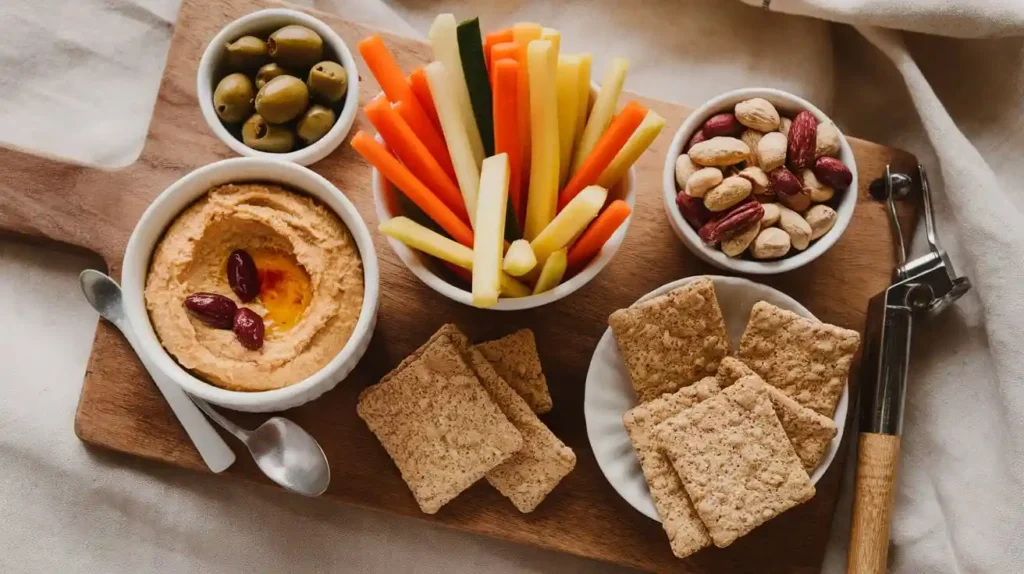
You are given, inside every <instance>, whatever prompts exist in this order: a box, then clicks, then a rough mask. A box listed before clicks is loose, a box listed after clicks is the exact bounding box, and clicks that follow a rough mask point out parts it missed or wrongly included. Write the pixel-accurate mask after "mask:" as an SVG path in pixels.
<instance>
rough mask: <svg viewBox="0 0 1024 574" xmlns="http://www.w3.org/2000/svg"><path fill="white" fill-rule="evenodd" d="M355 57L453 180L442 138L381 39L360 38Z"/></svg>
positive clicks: (450, 159) (453, 173) (375, 37)
mask: <svg viewBox="0 0 1024 574" xmlns="http://www.w3.org/2000/svg"><path fill="white" fill-rule="evenodd" d="M359 54H360V55H362V56H363V60H364V61H365V62H366V66H367V67H368V68H370V72H371V73H372V74H373V77H374V78H375V79H376V80H377V83H378V84H380V87H381V89H382V90H384V95H385V96H387V98H388V100H389V101H390V102H391V103H393V104H397V103H401V104H402V105H403V106H405V108H406V109H405V113H404V114H403V116H402V117H403V118H404V119H405V121H406V123H408V124H409V127H411V128H412V129H413V131H414V132H416V136H417V137H419V138H420V141H422V142H423V143H424V144H425V145H426V146H427V149H429V150H430V153H431V154H433V156H434V157H435V158H436V159H437V162H438V163H440V164H441V167H443V168H444V170H445V171H446V172H448V171H449V170H450V173H449V175H450V176H451V177H452V178H453V179H454V178H455V169H454V168H453V167H452V158H451V157H450V156H449V155H448V148H447V147H445V143H444V138H443V137H441V133H440V132H439V131H438V130H437V128H435V127H434V124H432V123H431V121H430V116H429V115H427V112H426V111H425V110H424V109H423V106H422V105H420V101H419V100H418V99H417V98H416V94H414V93H413V91H412V86H411V85H410V84H409V82H408V81H407V80H406V79H405V73H403V72H402V68H400V67H399V66H398V62H397V61H395V57H394V56H393V55H392V54H391V52H390V51H389V50H388V47H387V46H385V45H384V40H383V39H381V37H380V36H378V35H376V34H374V35H373V36H369V37H366V38H363V39H362V41H360V42H359Z"/></svg>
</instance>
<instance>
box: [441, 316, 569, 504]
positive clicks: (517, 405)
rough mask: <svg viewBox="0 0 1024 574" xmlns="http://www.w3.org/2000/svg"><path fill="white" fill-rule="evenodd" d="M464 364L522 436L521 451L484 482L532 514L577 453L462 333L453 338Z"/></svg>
mask: <svg viewBox="0 0 1024 574" xmlns="http://www.w3.org/2000/svg"><path fill="white" fill-rule="evenodd" d="M451 338H452V342H453V343H454V344H455V346H456V348H458V349H459V352H460V353H462V357H463V358H464V359H465V361H466V364H468V365H469V368H470V369H472V370H473V371H474V372H475V373H476V375H477V377H478V378H479V379H480V384H481V385H483V387H484V389H486V390H487V393H488V394H489V395H490V396H491V399H493V400H494V402H495V404H497V405H498V408H499V409H501V412H502V413H504V414H505V416H506V417H508V420H509V421H511V422H512V424H513V425H514V426H515V427H516V429H518V430H519V432H520V433H522V435H523V448H522V449H520V450H519V452H517V453H515V454H514V455H512V457H511V458H509V459H508V460H506V461H505V462H503V463H501V464H500V465H498V466H496V467H495V468H493V469H491V470H490V471H489V472H488V473H487V482H489V483H491V486H493V487H494V488H496V489H498V492H500V493H502V494H503V495H505V496H506V497H508V499H509V500H511V501H512V504H513V505H515V507H516V508H517V509H518V510H519V511H520V512H532V511H533V509H535V508H537V505H539V504H540V503H541V501H543V500H544V498H545V497H547V495H548V494H549V493H550V492H551V491H552V490H554V489H555V487H556V486H558V483H559V482H561V480H562V479H563V478H564V477H565V476H566V475H567V474H569V473H570V472H571V471H572V469H573V468H574V467H575V466H576V454H575V453H573V452H572V449H570V448H569V447H567V446H565V443H563V442H562V441H560V440H558V437H556V436H555V435H554V433H552V432H551V430H549V429H548V427H546V426H545V425H544V423H542V422H541V421H540V419H538V418H537V415H536V414H534V412H533V411H532V410H531V409H530V406H529V405H527V404H526V401H525V400H523V398H522V397H520V396H519V395H518V394H516V392H515V390H513V389H512V387H511V386H509V385H508V383H506V382H505V381H504V379H502V378H501V377H500V376H499V375H498V373H497V371H496V370H495V369H494V368H493V367H492V366H491V363H490V362H489V361H488V360H487V359H486V358H484V355H483V354H482V353H481V352H480V351H478V350H477V349H475V348H471V347H470V346H469V341H468V340H467V339H466V337H465V335H463V334H462V333H461V332H459V333H456V334H453V335H452V337H451Z"/></svg>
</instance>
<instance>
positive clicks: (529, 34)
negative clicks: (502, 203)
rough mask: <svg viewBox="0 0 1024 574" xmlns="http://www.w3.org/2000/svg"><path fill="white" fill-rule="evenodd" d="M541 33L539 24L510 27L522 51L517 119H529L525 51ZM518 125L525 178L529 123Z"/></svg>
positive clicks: (527, 73)
mask: <svg viewBox="0 0 1024 574" xmlns="http://www.w3.org/2000/svg"><path fill="white" fill-rule="evenodd" d="M542 31H543V28H541V26H540V24H536V23H534V22H518V23H516V25H515V26H513V27H512V41H513V42H515V43H516V44H519V49H520V50H522V51H523V52H522V53H523V59H522V63H523V68H522V70H520V72H519V90H518V99H519V117H521V118H529V117H530V70H529V67H528V66H527V62H526V50H527V47H528V46H529V45H530V42H532V41H534V40H540V35H541V32H542ZM520 125H521V126H522V127H523V130H522V131H520V132H519V142H520V145H521V146H522V149H523V155H522V158H523V159H522V163H523V174H524V177H526V176H529V174H530V171H529V170H530V122H528V121H527V122H523V123H521V124H520Z"/></svg>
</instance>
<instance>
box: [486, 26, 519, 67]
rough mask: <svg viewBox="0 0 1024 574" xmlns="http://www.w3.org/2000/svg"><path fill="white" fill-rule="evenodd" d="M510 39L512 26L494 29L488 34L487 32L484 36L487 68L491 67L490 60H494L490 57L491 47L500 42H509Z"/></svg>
mask: <svg viewBox="0 0 1024 574" xmlns="http://www.w3.org/2000/svg"><path fill="white" fill-rule="evenodd" d="M511 41H512V28H505V29H503V30H496V31H494V32H491V33H490V34H488V35H487V36H486V37H484V58H486V59H487V69H488V70H490V69H491V62H493V61H494V60H492V59H491V48H493V47H494V46H496V45H498V44H501V43H502V42H511Z"/></svg>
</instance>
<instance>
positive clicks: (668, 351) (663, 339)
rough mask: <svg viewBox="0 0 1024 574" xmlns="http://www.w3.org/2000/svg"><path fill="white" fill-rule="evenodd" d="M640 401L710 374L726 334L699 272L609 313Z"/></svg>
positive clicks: (719, 357)
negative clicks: (690, 279) (695, 277)
mask: <svg viewBox="0 0 1024 574" xmlns="http://www.w3.org/2000/svg"><path fill="white" fill-rule="evenodd" d="M608 324H609V325H610V326H611V328H612V333H614V334H615V342H616V344H618V346H619V351H621V352H622V357H623V359H624V360H625V362H626V367H627V368H628V370H629V380H630V382H631V383H632V384H633V390H634V391H635V392H636V395H637V398H638V400H639V402H641V403H645V402H647V401H649V400H652V399H656V398H658V397H659V396H661V395H662V394H664V393H671V392H674V391H676V390H678V389H680V388H681V387H685V386H688V385H691V384H693V383H695V382H697V381H699V380H700V379H702V378H704V377H707V376H712V375H714V374H715V372H716V371H717V370H718V362H719V361H721V360H722V358H723V357H725V356H726V354H728V352H729V336H728V334H727V333H726V330H725V321H724V320H723V319H722V310H721V309H720V308H719V307H718V299H717V298H716V297H715V288H714V285H713V284H712V283H711V280H710V279H708V278H706V277H703V278H701V279H698V280H696V281H693V282H691V283H688V284H686V285H683V286H682V287H678V288H676V289H673V290H671V291H669V292H668V293H665V294H664V295H659V296H658V297H654V298H653V299H650V300H647V301H643V302H641V303H637V304H635V305H633V306H632V307H629V308H627V309H620V310H618V311H616V312H614V313H612V315H611V317H609V318H608Z"/></svg>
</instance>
